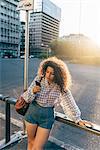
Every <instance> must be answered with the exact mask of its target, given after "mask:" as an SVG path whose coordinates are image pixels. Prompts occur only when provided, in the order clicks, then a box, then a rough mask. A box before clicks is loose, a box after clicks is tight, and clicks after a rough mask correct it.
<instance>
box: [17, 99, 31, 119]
mask: <svg viewBox="0 0 100 150" xmlns="http://www.w3.org/2000/svg"><path fill="white" fill-rule="evenodd" d="M28 107H29V103H27V102H26V101H25V100H24V98H23V97H22V96H20V97H19V99H18V100H17V102H16V104H15V109H16V111H17V112H18V113H19V114H20V115H23V116H24V115H25V113H26V112H27V109H28Z"/></svg>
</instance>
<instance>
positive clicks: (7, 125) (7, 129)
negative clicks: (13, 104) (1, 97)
mask: <svg viewBox="0 0 100 150" xmlns="http://www.w3.org/2000/svg"><path fill="white" fill-rule="evenodd" d="M5 103H6V104H5V114H6V116H5V120H6V123H5V137H6V139H5V142H6V143H8V142H9V141H10V103H9V102H8V101H6V102H5Z"/></svg>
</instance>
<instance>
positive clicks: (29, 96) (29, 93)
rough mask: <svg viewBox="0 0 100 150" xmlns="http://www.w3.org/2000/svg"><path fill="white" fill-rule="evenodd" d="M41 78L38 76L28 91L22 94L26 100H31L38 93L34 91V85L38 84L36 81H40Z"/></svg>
mask: <svg viewBox="0 0 100 150" xmlns="http://www.w3.org/2000/svg"><path fill="white" fill-rule="evenodd" d="M39 79H40V78H39V76H36V77H35V78H34V80H33V81H32V83H31V84H30V86H29V87H28V89H27V91H25V92H24V93H23V94H22V95H21V96H22V97H23V98H24V99H25V101H26V102H31V101H32V100H33V99H34V98H35V96H36V94H34V93H33V87H35V86H36V83H35V81H38V80H39Z"/></svg>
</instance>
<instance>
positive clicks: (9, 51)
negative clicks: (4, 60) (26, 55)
mask: <svg viewBox="0 0 100 150" xmlns="http://www.w3.org/2000/svg"><path fill="white" fill-rule="evenodd" d="M17 5H18V0H0V57H5V56H7V57H17V56H18V55H19V54H20V52H19V30H20V28H19V24H20V19H19V12H18V11H16V7H17Z"/></svg>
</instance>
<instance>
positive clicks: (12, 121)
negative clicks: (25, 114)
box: [0, 113, 23, 128]
mask: <svg viewBox="0 0 100 150" xmlns="http://www.w3.org/2000/svg"><path fill="white" fill-rule="evenodd" d="M0 118H1V119H3V120H5V114H3V113H0ZM10 119H11V123H12V124H13V125H16V126H17V127H19V128H23V122H22V121H20V120H17V119H14V118H10Z"/></svg>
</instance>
